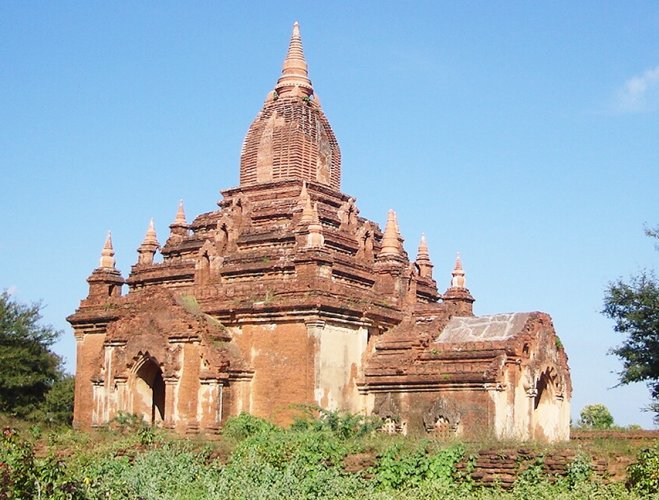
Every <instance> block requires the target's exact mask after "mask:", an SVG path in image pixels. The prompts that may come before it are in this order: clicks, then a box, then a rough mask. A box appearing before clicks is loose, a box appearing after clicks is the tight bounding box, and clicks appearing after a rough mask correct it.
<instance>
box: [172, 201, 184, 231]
mask: <svg viewBox="0 0 659 500" xmlns="http://www.w3.org/2000/svg"><path fill="white" fill-rule="evenodd" d="M174 224H177V225H187V222H186V221H185V210H184V208H183V200H182V199H181V200H179V202H178V210H177V211H176V218H175V219H174Z"/></svg>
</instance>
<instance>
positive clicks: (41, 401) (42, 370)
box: [0, 291, 73, 421]
mask: <svg viewBox="0 0 659 500" xmlns="http://www.w3.org/2000/svg"><path fill="white" fill-rule="evenodd" d="M60 333H61V332H59V331H57V330H55V329H54V328H53V327H52V326H50V325H43V324H41V306H40V305H39V304H32V305H25V304H21V303H19V302H17V301H16V300H14V299H13V298H12V296H11V295H10V294H9V293H8V292H7V291H3V292H2V293H0V412H3V413H6V414H10V415H14V416H16V417H19V418H26V417H34V418H38V417H39V416H41V415H43V413H44V412H46V413H48V414H50V417H51V418H52V419H53V420H57V421H62V419H64V420H68V414H67V410H66V408H68V406H70V404H71V401H72V394H73V391H72V387H73V380H72V378H71V377H68V378H67V377H66V376H65V375H64V373H63V370H62V366H61V364H62V363H61V359H60V358H59V356H57V355H56V354H55V353H54V352H52V351H51V350H50V347H51V346H52V345H53V343H54V342H55V340H57V338H58V337H59V335H60ZM65 415H66V416H65Z"/></svg>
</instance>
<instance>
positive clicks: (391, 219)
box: [380, 210, 402, 255]
mask: <svg viewBox="0 0 659 500" xmlns="http://www.w3.org/2000/svg"><path fill="white" fill-rule="evenodd" d="M399 237H400V233H399V232H398V221H397V220H396V212H394V211H393V210H389V213H388V214H387V224H386V226H385V227H384V234H383V235H382V250H381V251H380V255H401V253H402V252H401V245H400V239H399Z"/></svg>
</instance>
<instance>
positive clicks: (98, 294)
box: [86, 231, 124, 302]
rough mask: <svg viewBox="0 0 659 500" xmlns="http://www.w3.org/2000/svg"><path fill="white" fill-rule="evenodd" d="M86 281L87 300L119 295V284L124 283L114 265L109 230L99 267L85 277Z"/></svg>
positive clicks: (105, 298)
mask: <svg viewBox="0 0 659 500" xmlns="http://www.w3.org/2000/svg"><path fill="white" fill-rule="evenodd" d="M87 283H89V294H88V296H87V299H86V300H87V301H91V302H101V301H106V300H108V298H109V297H118V296H120V295H121V286H122V285H123V284H124V279H123V278H122V276H121V273H120V272H119V270H118V269H117V268H116V267H115V260H114V248H113V246H112V234H111V233H110V231H108V235H107V236H106V238H105V243H104V244H103V249H102V250H101V258H100V262H99V267H97V268H96V269H94V271H93V272H92V273H91V275H90V276H89V278H87Z"/></svg>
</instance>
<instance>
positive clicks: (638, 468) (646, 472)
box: [627, 443, 659, 495]
mask: <svg viewBox="0 0 659 500" xmlns="http://www.w3.org/2000/svg"><path fill="white" fill-rule="evenodd" d="M627 476H628V479H629V484H630V486H631V487H632V489H633V490H634V491H635V492H637V493H639V494H642V495H649V494H653V493H659V443H658V444H655V445H654V447H652V448H647V449H645V450H641V451H640V452H639V454H638V458H637V462H636V463H634V464H632V465H630V466H629V469H628V470H627Z"/></svg>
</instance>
